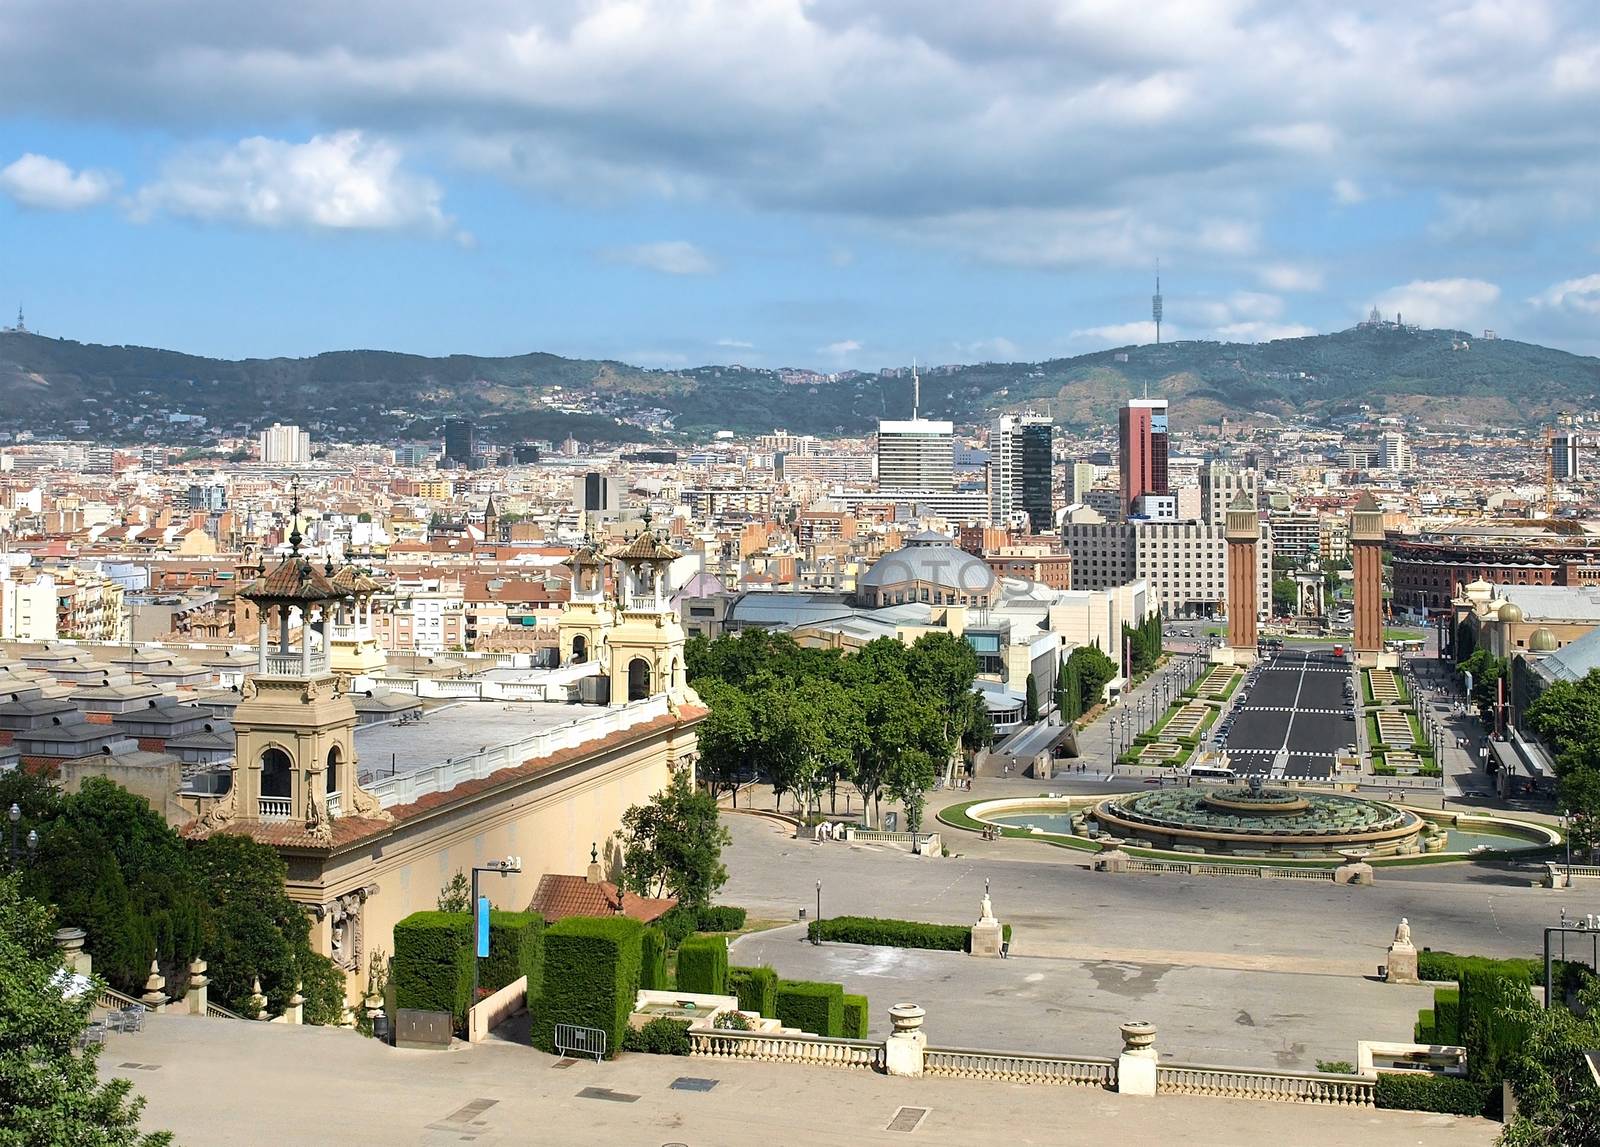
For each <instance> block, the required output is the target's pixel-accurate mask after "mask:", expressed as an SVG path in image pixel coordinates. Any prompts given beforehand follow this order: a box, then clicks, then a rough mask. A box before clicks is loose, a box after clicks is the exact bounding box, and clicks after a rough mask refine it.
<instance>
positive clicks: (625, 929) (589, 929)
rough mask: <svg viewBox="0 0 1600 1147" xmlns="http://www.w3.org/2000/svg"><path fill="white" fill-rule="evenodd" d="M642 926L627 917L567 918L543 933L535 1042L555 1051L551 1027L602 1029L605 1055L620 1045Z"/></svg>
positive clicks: (634, 991)
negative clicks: (542, 979) (541, 970)
mask: <svg viewBox="0 0 1600 1147" xmlns="http://www.w3.org/2000/svg"><path fill="white" fill-rule="evenodd" d="M643 947H644V925H643V924H641V923H639V921H637V920H634V919H632V918H630V917H627V916H603V917H602V916H569V917H568V918H567V919H565V920H561V921H558V922H557V923H556V924H554V925H552V926H551V928H550V929H549V931H547V932H546V933H545V934H544V990H543V991H542V992H541V993H540V995H541V998H540V1000H539V1010H538V1012H536V1013H535V1014H534V1017H533V1025H532V1026H533V1031H532V1036H533V1043H534V1046H536V1047H538V1048H540V1049H541V1050H543V1051H548V1052H554V1051H555V1025H556V1024H578V1025H580V1026H582V1027H590V1028H599V1029H600V1030H602V1031H603V1032H605V1033H606V1049H607V1054H610V1055H614V1054H616V1051H617V1049H618V1048H620V1047H621V1046H622V1041H623V1038H624V1036H626V1034H627V1029H628V1016H629V1014H630V1013H631V1012H632V1011H633V1002H634V998H635V996H636V995H637V992H638V988H639V965H640V963H641V959H642V956H643Z"/></svg>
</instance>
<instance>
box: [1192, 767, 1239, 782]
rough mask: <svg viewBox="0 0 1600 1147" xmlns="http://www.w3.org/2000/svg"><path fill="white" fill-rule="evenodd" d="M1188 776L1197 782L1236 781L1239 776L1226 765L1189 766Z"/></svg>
mask: <svg viewBox="0 0 1600 1147" xmlns="http://www.w3.org/2000/svg"><path fill="white" fill-rule="evenodd" d="M1189 776H1190V777H1192V778H1194V779H1195V780H1197V781H1236V780H1238V779H1239V774H1238V773H1236V772H1234V771H1233V766H1232V765H1228V764H1220V765H1214V764H1206V765H1190V766H1189Z"/></svg>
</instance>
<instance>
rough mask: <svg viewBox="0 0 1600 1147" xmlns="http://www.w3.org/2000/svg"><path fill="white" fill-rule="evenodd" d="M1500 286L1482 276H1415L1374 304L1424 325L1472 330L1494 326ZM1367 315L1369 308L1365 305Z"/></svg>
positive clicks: (1386, 314) (1380, 296)
mask: <svg viewBox="0 0 1600 1147" xmlns="http://www.w3.org/2000/svg"><path fill="white" fill-rule="evenodd" d="M1499 299H1500V288H1499V287H1497V286H1495V284H1493V283H1489V282H1485V281H1484V280H1482V279H1415V280H1413V281H1411V282H1409V283H1407V284H1405V285H1404V286H1400V287H1391V288H1390V289H1389V290H1387V291H1385V292H1384V293H1383V294H1381V295H1379V296H1378V298H1377V300H1376V303H1375V305H1376V306H1377V308H1378V310H1379V311H1381V312H1382V313H1383V314H1384V315H1385V316H1389V315H1394V314H1397V313H1398V314H1399V315H1400V317H1401V319H1402V320H1403V321H1404V322H1407V323H1413V324H1415V325H1417V326H1422V327H1446V328H1458V329H1462V330H1473V329H1476V328H1478V327H1485V326H1494V311H1493V308H1494V305H1495V304H1496V303H1497V302H1498V301H1499ZM1361 313H1362V317H1363V318H1364V317H1366V309H1365V308H1363V309H1362V312H1361Z"/></svg>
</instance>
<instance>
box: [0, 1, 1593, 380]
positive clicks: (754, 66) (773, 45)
mask: <svg viewBox="0 0 1600 1147" xmlns="http://www.w3.org/2000/svg"><path fill="white" fill-rule="evenodd" d="M0 11H3V16H4V27H3V29H0V300H4V301H5V305H7V306H9V305H11V301H12V300H18V301H21V302H22V303H24V304H25V305H26V307H27V310H28V313H29V319H30V325H32V326H35V327H37V328H39V329H42V330H44V331H45V332H46V333H50V334H61V335H66V336H68V337H72V338H78V339H83V340H86V341H99V342H113V343H122V342H129V343H141V344H146V345H160V346H170V347H175V348H179V349H185V350H191V351H196V352H201V353H207V354H217V355H225V356H230V357H235V356H243V355H265V354H303V353H311V352H315V351H318V350H324V349H335V348H347V347H382V348H393V349H400V350H408V351H416V352H421V353H429V354H439V353H448V352H457V351H460V352H473V353H483V354H502V353H516V352H521V351H528V350H549V351H554V352H557V353H561V354H569V355H582V356H607V357H617V358H622V359H626V360H629V361H633V362H638V363H641V364H646V365H665V366H672V365H681V364H696V363H702V362H745V363H750V364H757V365H766V366H780V365H805V366H815V367H818V368H825V369H836V368H841V367H851V366H853V367H864V368H871V367H876V366H879V365H886V364H895V363H902V362H906V361H909V359H910V358H911V357H912V356H913V355H916V356H918V357H920V358H921V359H922V360H923V361H925V362H926V361H931V362H955V361H975V360H983V359H1022V358H1027V359H1035V358H1044V357H1050V356H1056V355H1063V354H1072V353H1078V352H1081V351H1085V350H1091V349H1097V348H1103V347H1106V346H1113V345H1120V344H1123V343H1127V342H1137V341H1146V340H1148V339H1149V338H1150V337H1151V334H1152V331H1151V329H1150V324H1149V322H1148V321H1147V320H1148V317H1149V305H1150V301H1149V294H1150V290H1151V281H1152V278H1153V274H1154V268H1155V264H1156V261H1157V260H1158V259H1159V260H1160V264H1161V269H1162V280H1163V285H1164V288H1165V294H1166V302H1167V307H1166V311H1167V326H1166V328H1165V329H1164V331H1163V334H1164V336H1165V337H1169V338H1225V339H1237V340H1261V339H1270V338H1275V337H1283V336H1286V335H1296V334H1303V333H1309V332H1313V331H1326V330H1336V329H1339V328H1342V327H1345V326H1348V325H1350V324H1351V323H1352V322H1354V321H1355V320H1356V319H1358V318H1360V317H1362V316H1363V315H1364V314H1365V312H1366V311H1367V309H1368V308H1369V307H1371V306H1373V305H1374V304H1376V305H1378V306H1380V307H1382V308H1383V309H1384V310H1386V311H1391V312H1392V311H1396V310H1398V311H1401V312H1403V313H1404V315H1405V317H1406V318H1407V320H1408V321H1416V322H1421V323H1424V324H1427V325H1440V326H1446V325H1448V326H1453V327H1460V328H1464V329H1468V330H1473V331H1476V330H1479V329H1481V328H1484V327H1493V328H1496V329H1497V330H1499V331H1500V332H1501V334H1502V335H1509V336H1513V337H1518V338H1524V339H1528V340H1530V341H1535V342H1543V343H1547V344H1550V345H1555V346H1562V347H1567V348H1570V349H1573V350H1579V351H1583V352H1586V353H1600V30H1597V25H1596V22H1595V20H1594V19H1593V14H1594V8H1593V5H1592V0H1572V2H1569V3H1564V2H1560V0H1543V2H1541V0H1505V2H1495V0H1484V2H1477V3H1471V2H1465V0H1407V2H1406V3H1403V4H1395V3H1393V2H1392V0H1387V2H1374V3H1369V2H1367V0H1346V2H1342V3H1338V4H1327V3H1320V2H1318V3H1310V2H1307V3H1298V2H1293V0H1265V2H1261V3H1252V2H1247V0H1142V2H1141V3H1138V4H1133V3H1126V2H1123V0H986V2H985V3H982V4H959V3H958V4H930V3H926V2H923V0H877V2H873V3H867V2H854V0H745V2H737V0H678V2H665V0H633V2H629V3H624V2H613V0H538V2H537V3H533V2H528V0H521V2H518V0H452V2H451V3H439V2H438V0H429V2H427V3H422V2H420V0H341V2H340V3H337V4H327V3H310V2H306V3H297V2H294V0H285V2H284V3H277V4H262V3H258V2H251V3H245V2H244V0H141V2H138V3H113V2H112V0H97V2H83V0H5V3H4V5H3V6H0Z"/></svg>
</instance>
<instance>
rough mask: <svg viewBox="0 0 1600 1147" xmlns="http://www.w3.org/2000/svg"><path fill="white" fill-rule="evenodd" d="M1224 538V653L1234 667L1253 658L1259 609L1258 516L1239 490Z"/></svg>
mask: <svg viewBox="0 0 1600 1147" xmlns="http://www.w3.org/2000/svg"><path fill="white" fill-rule="evenodd" d="M1224 536H1225V537H1226V538H1227V541H1228V652H1229V654H1230V660H1231V661H1232V662H1233V664H1235V665H1248V664H1250V663H1251V662H1252V661H1254V660H1255V657H1256V615H1257V614H1258V613H1259V611H1260V608H1261V601H1260V597H1261V589H1260V582H1259V579H1260V576H1261V572H1260V566H1259V565H1258V564H1257V560H1256V547H1257V546H1259V545H1260V544H1261V517H1260V515H1259V514H1257V513H1256V507H1255V503H1254V502H1252V501H1251V500H1250V499H1249V498H1248V497H1247V496H1246V495H1245V493H1244V491H1243V490H1241V491H1239V493H1238V494H1236V495H1235V496H1234V499H1233V502H1232V503H1231V504H1230V505H1229V506H1228V514H1227V522H1226V526H1225V533H1224Z"/></svg>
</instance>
